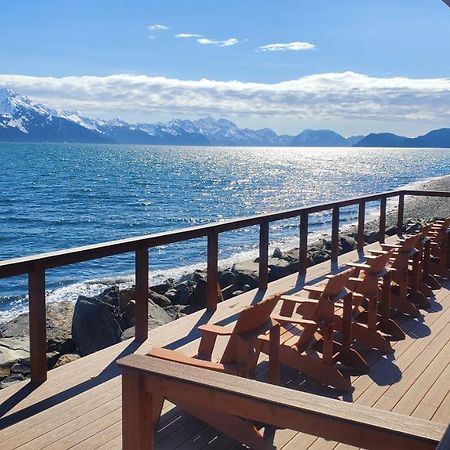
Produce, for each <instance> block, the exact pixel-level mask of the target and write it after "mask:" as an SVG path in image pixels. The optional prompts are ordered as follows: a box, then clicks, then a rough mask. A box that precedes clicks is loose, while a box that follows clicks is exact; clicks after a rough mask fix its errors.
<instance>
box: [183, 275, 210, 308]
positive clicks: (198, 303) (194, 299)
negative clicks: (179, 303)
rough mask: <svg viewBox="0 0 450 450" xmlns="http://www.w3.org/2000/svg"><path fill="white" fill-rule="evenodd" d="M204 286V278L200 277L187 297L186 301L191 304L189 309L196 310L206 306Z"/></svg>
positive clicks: (205, 283) (205, 282) (205, 284)
mask: <svg viewBox="0 0 450 450" xmlns="http://www.w3.org/2000/svg"><path fill="white" fill-rule="evenodd" d="M206 286H207V281H206V278H205V277H203V278H200V279H199V280H198V282H197V285H196V286H195V288H194V290H193V291H192V294H191V295H190V296H189V298H188V299H187V303H188V304H189V305H190V306H191V309H190V311H192V312H193V311H198V310H199V309H202V308H205V307H206Z"/></svg>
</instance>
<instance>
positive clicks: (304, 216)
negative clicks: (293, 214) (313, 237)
mask: <svg viewBox="0 0 450 450" xmlns="http://www.w3.org/2000/svg"><path fill="white" fill-rule="evenodd" d="M307 258H308V213H306V212H302V213H301V215H300V247H299V250H298V262H299V270H298V271H299V272H300V273H302V274H305V273H306V269H307V267H306V266H307Z"/></svg>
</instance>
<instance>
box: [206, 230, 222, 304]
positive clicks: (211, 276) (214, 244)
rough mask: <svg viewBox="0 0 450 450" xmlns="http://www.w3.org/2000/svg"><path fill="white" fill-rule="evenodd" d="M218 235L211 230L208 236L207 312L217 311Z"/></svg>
mask: <svg viewBox="0 0 450 450" xmlns="http://www.w3.org/2000/svg"><path fill="white" fill-rule="evenodd" d="M218 253H219V235H218V233H217V231H216V230H215V229H214V228H213V229H212V230H211V231H210V232H209V234H208V267H207V285H206V308H207V309H208V311H215V310H216V309H217V299H218V292H217V289H218V282H219V280H218V272H217V265H218V262H219V261H218V259H219V255H218Z"/></svg>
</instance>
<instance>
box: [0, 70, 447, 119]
mask: <svg viewBox="0 0 450 450" xmlns="http://www.w3.org/2000/svg"><path fill="white" fill-rule="evenodd" d="M2 86H3V87H10V88H12V89H14V90H16V91H18V92H19V93H21V94H24V95H28V96H30V97H31V98H32V99H33V100H35V101H39V102H42V103H46V104H48V105H49V106H52V107H55V108H64V109H76V110H80V111H82V112H83V113H85V114H88V115H89V114H92V112H95V114H102V115H104V116H106V117H108V116H111V115H113V114H114V115H116V114H121V115H126V114H127V112H129V113H130V114H132V113H133V114H134V115H135V116H136V114H138V115H139V117H142V120H145V118H146V117H149V116H150V115H153V116H154V115H155V114H168V115H172V116H174V117H179V116H181V115H185V116H190V117H196V116H197V117H198V116H199V115H203V114H212V115H215V116H219V115H222V116H225V117H227V116H237V115H242V116H253V117H261V118H262V117H274V118H275V117H278V118H281V119H283V118H285V119H286V120H287V119H288V118H289V119H292V118H295V119H296V120H310V119H313V120H315V121H317V120H321V121H323V122H326V121H327V120H344V121H346V120H351V121H358V120H371V121H382V122H386V121H391V120H401V121H408V120H411V121H422V120H423V121H437V122H439V123H442V121H445V120H448V121H450V108H449V107H448V105H449V104H450V79H449V78H428V79H412V78H405V77H384V78H381V77H371V76H368V75H363V74H359V73H354V72H344V73H324V74H317V75H310V76H304V77H301V78H299V79H295V80H290V81H283V82H280V83H273V84H269V83H253V82H241V81H215V80H208V79H200V80H179V79H174V78H165V77H151V76H147V75H132V74H121V75H111V76H104V77H100V76H69V77H61V78H55V77H37V76H24V75H7V74H3V75H0V87H2Z"/></svg>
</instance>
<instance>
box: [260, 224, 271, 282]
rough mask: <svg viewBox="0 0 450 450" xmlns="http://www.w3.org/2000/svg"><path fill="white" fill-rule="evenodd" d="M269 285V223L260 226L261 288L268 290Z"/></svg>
mask: <svg viewBox="0 0 450 450" xmlns="http://www.w3.org/2000/svg"><path fill="white" fill-rule="evenodd" d="M268 283H269V222H268V221H266V220H264V221H263V222H261V223H260V225H259V287H260V289H266V288H267V284H268Z"/></svg>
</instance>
